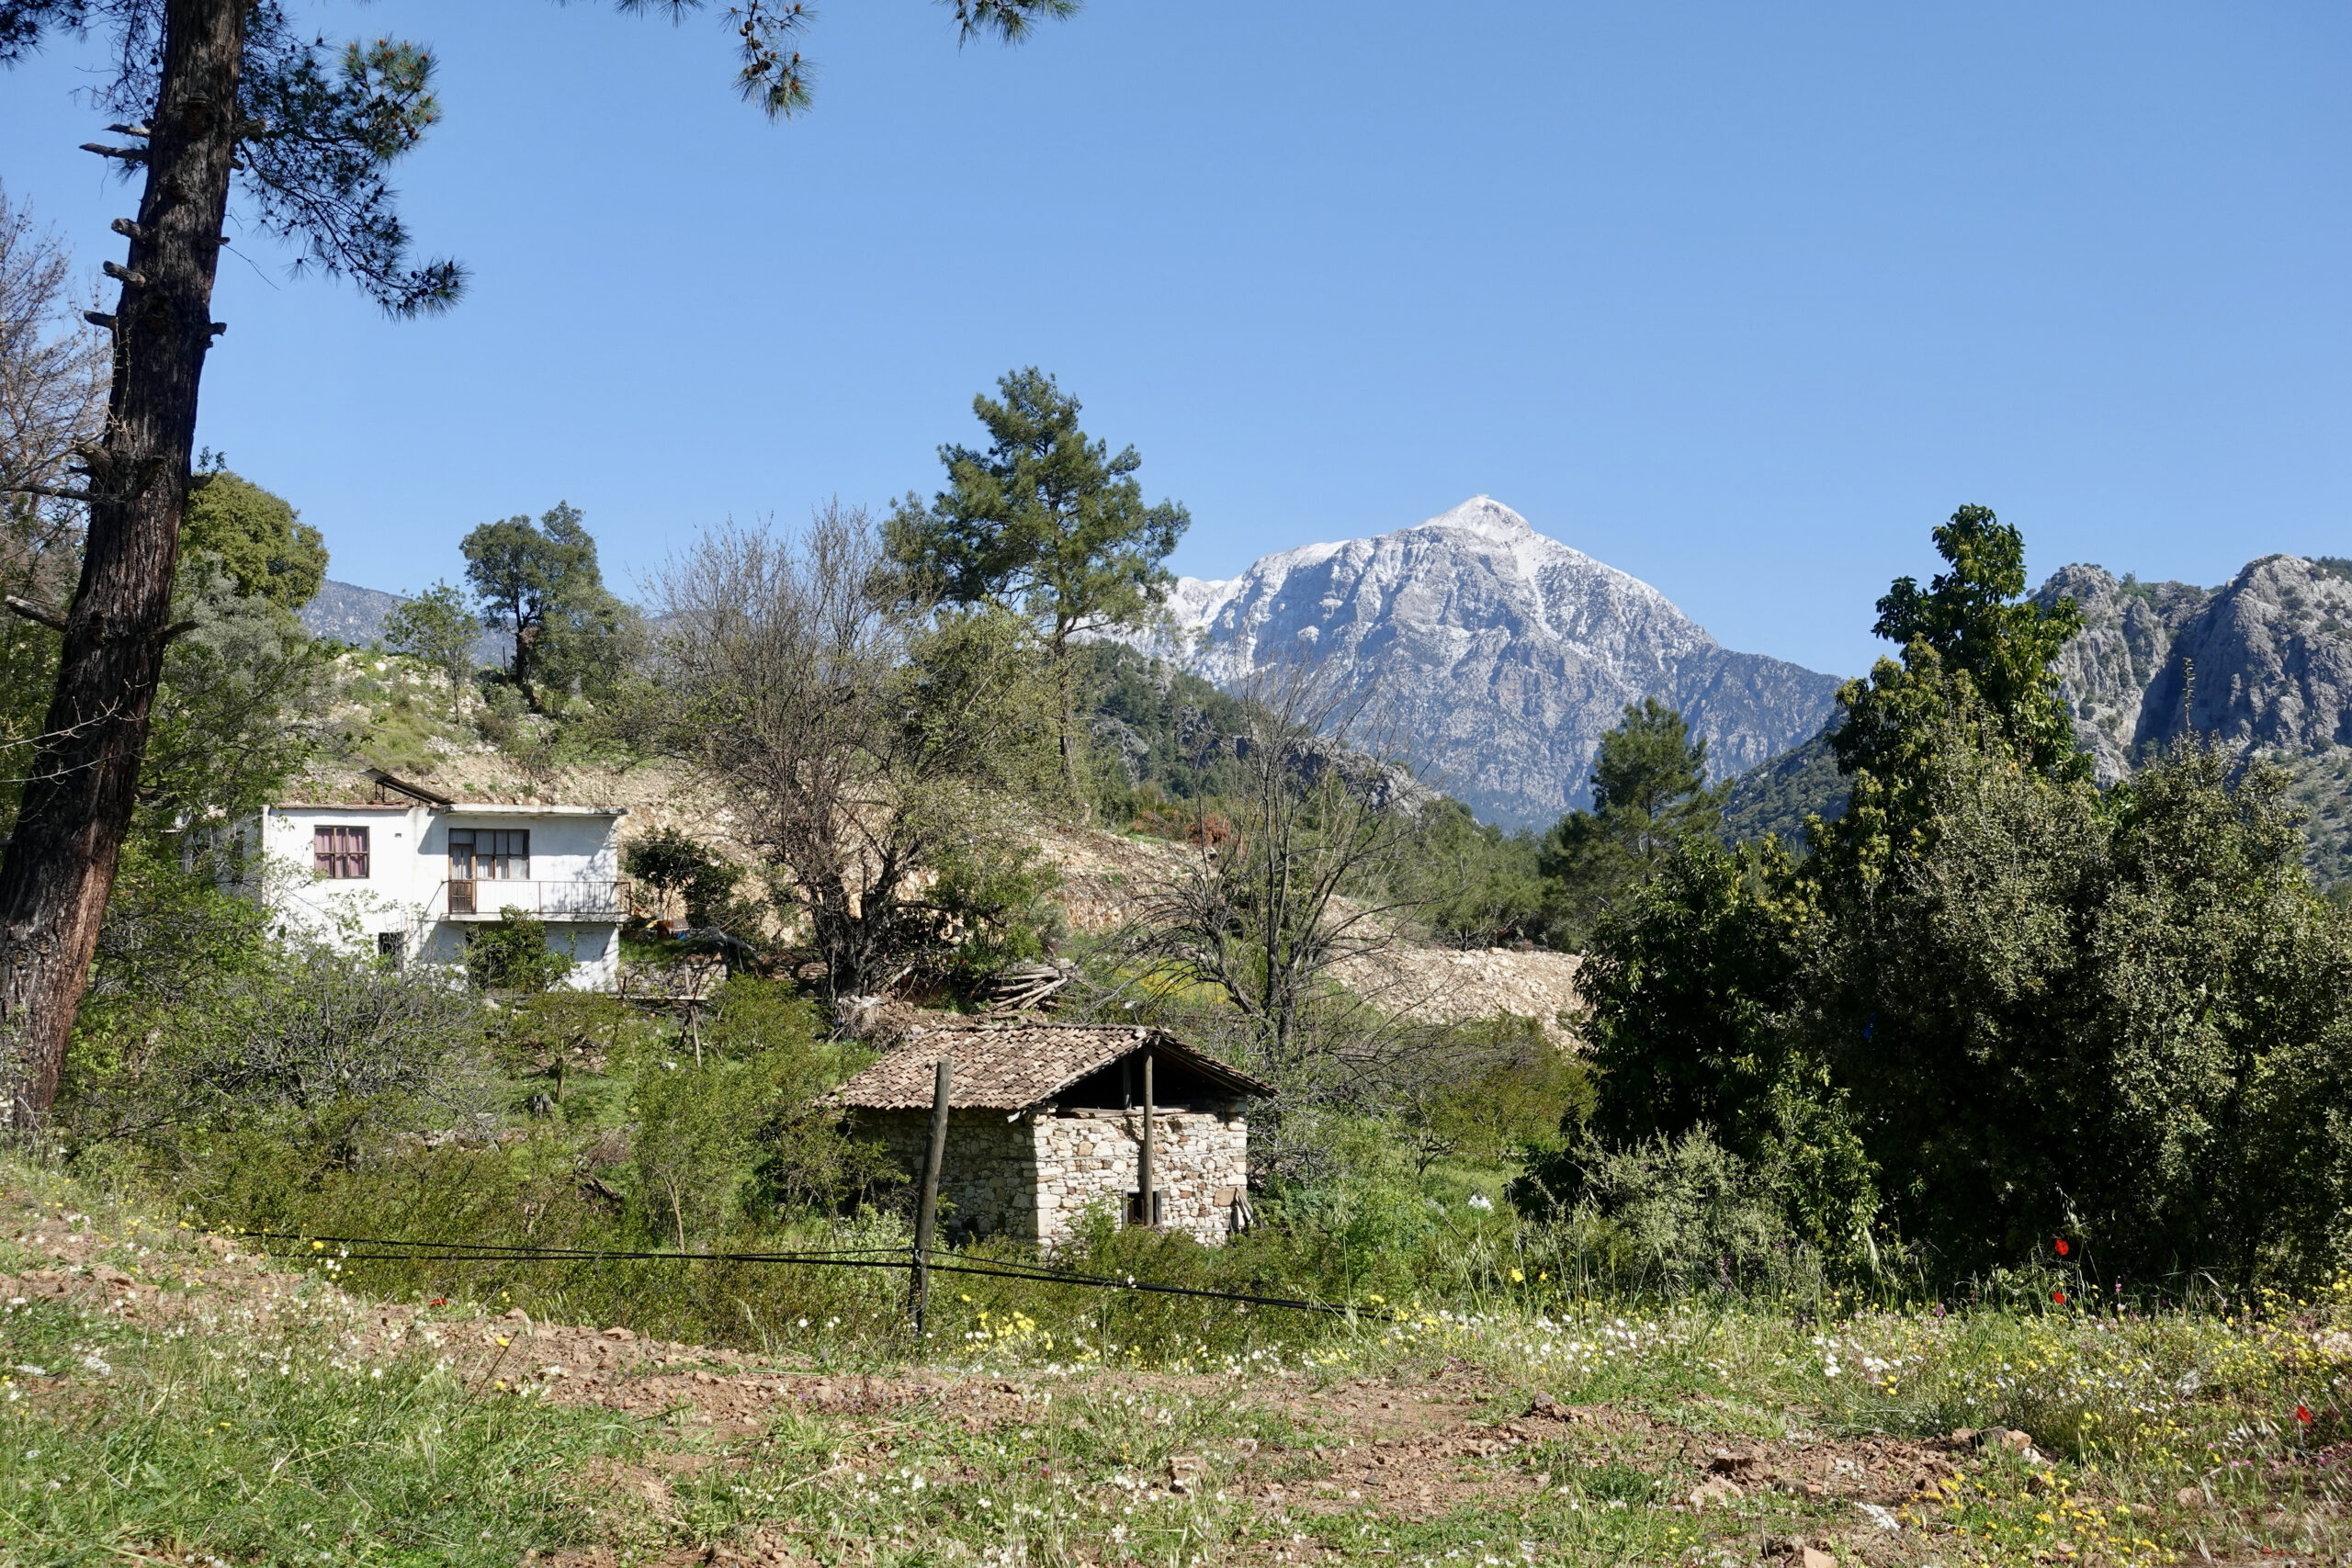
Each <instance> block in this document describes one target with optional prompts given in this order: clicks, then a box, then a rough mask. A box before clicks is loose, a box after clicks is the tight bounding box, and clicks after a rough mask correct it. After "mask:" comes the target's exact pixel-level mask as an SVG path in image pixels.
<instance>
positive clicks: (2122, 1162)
mask: <svg viewBox="0 0 2352 1568" xmlns="http://www.w3.org/2000/svg"><path fill="white" fill-rule="evenodd" d="M1991 528H1992V525H1991V524H1990V519H1989V514H1985V513H1962V517H1961V519H1960V520H1959V522H1958V523H1957V524H1956V525H1955V526H1954V528H1953V529H1949V530H1939V541H1940V542H1941V544H1942V545H1943V546H1944V547H1945V548H1946V553H1947V556H1948V558H1952V559H1953V560H1954V564H1955V570H1954V572H1953V573H1951V574H1950V576H1951V578H1952V579H1954V580H1960V579H1968V580H1970V581H1979V582H1980V583H1981V582H1982V581H1984V580H1985V579H1987V578H1990V579H1992V580H1993V581H1992V582H1991V586H1990V587H1988V588H1985V589H1984V591H1982V592H1977V591H1976V590H1974V589H1970V588H1968V587H1967V585H1966V583H1965V582H1961V583H1959V584H1958V585H1957V586H1955V583H1953V582H1943V583H1941V584H1940V585H1939V592H1943V593H1944V594H1945V596H1944V597H1943V598H1942V599H1940V600H1934V602H1932V603H1931V602H1928V600H1933V596H1932V595H1930V596H1928V600H1923V599H1922V598H1921V597H1920V596H1918V595H1916V594H1912V595H1908V596H1906V595H1905V593H1904V592H1901V591H1902V589H1903V586H1904V585H1902V584H1897V585H1896V586H1897V590H1898V592H1896V593H1895V594H1893V595H1890V600H1891V601H1893V602H1894V613H1890V614H1889V615H1887V617H1886V619H1887V626H1886V629H1888V630H1890V631H1895V632H1908V633H1914V634H1916V635H1913V636H1911V637H1910V639H1909V641H1908V642H1907V643H1906V645H1905V651H1904V660H1903V662H1902V664H1900V665H1899V666H1898V665H1895V664H1894V663H1892V662H1891V661H1890V662H1885V663H1882V664H1881V666H1880V667H1879V669H1878V670H1877V671H1874V672H1873V675H1872V677H1871V680H1870V681H1869V682H1855V683H1854V684H1853V685H1852V686H1850V687H1849V688H1848V692H1847V694H1845V701H1846V703H1847V710H1848V715H1849V717H1848V728H1855V727H1858V726H1859V727H1860V728H1861V730H1862V731H1863V733H1864V735H1865V737H1866V738H1867V744H1866V745H1863V746H1860V748H1859V749H1858V750H1857V752H1856V758H1857V761H1858V763H1859V765H1857V766H1855V767H1854V768H1853V770H1852V773H1851V775H1850V776H1851V778H1852V783H1853V793H1852V798H1851V800H1850V802H1849V807H1848V810H1847V812H1846V814H1845V816H1843V817H1842V818H1840V819H1839V820H1838V822H1837V823H1835V824H1832V825H1828V826H1826V827H1823V826H1816V827H1815V829H1813V839H1814V850H1815V852H1814V853H1813V854H1812V855H1811V856H1810V857H1809V858H1807V859H1806V860H1804V861H1803V862H1798V861H1796V860H1794V859H1792V857H1791V856H1790V855H1789V854H1788V852H1787V851H1786V850H1785V849H1784V848H1782V847H1781V845H1779V844H1778V843H1777V842H1772V841H1769V840H1768V841H1766V842H1763V843H1760V844H1756V845H1750V846H1747V847H1746V848H1745V849H1744V850H1743V852H1739V853H1734V852H1729V851H1725V850H1724V849H1722V848H1721V847H1720V846H1718V845H1714V844H1712V843H1707V842H1702V841H1699V840H1691V841H1689V842H1686V843H1685V844H1684V845H1683V846H1682V848H1681V849H1680V850H1679V851H1678V852H1677V853H1676V854H1675V856H1674V857H1672V858H1671V859H1670V860H1669V861H1668V863H1667V866H1666V868H1665V870H1664V871H1663V872H1662V873H1661V874H1659V875H1658V876H1657V878H1655V879H1654V880H1653V881H1652V882H1651V883H1650V884H1649V885H1648V886H1645V887H1644V888H1643V889H1641V890H1640V892H1639V893H1638V894H1637V895H1636V896H1635V897H1633V898H1632V899H1631V900H1629V901H1628V902H1627V903H1626V904H1625V905H1624V906H1623V908H1618V909H1616V910H1613V911H1612V912H1611V914H1610V915H1609V916H1608V917H1607V918H1606V919H1603V920H1602V922H1601V924H1600V931H1599V932H1598V933H1597V935H1596V937H1595V940H1594V942H1593V944H1592V947H1591V950H1590V952H1589V962H1588V964H1587V965H1586V968H1585V970H1584V971H1583V972H1582V973H1581V974H1580V976H1579V977H1578V984H1579V986H1580V987H1582V988H1583V990H1584V991H1585V994H1586V995H1587V997H1588V998H1589V999H1590V1001H1591V1003H1592V1008H1593V1018H1592V1021H1591V1031H1592V1034H1593V1038H1594V1047H1593V1056H1594V1061H1595V1065H1596V1066H1598V1067H1599V1068H1600V1073H1601V1094H1600V1108H1599V1110H1598V1111H1597V1113H1596V1116H1595V1118H1594V1127H1595V1131H1596V1133H1598V1134H1600V1135H1601V1137H1602V1138H1603V1140H1604V1145H1605V1147H1606V1148H1608V1149H1611V1150H1617V1151H1623V1150H1626V1149H1630V1148H1633V1147H1634V1146H1636V1145H1642V1144H1644V1143H1645V1141H1646V1142H1647V1143H1650V1144H1656V1143H1657V1141H1658V1140H1661V1139H1663V1140H1667V1141H1668V1142H1671V1141H1674V1140H1679V1139H1685V1138H1688V1137H1691V1136H1693V1135H1696V1134H1699V1133H1701V1132H1702V1131H1706V1132H1709V1133H1711V1134H1712V1135H1713V1136H1714V1137H1717V1138H1719V1139H1720V1140H1721V1143H1722V1145H1723V1146H1724V1148H1725V1149H1726V1150H1727V1151H1729V1152H1730V1153H1732V1154H1733V1155H1735V1156H1737V1157H1738V1158H1739V1159H1740V1160H1742V1161H1743V1162H1745V1164H1746V1165H1747V1167H1748V1168H1750V1169H1751V1170H1752V1171H1754V1172H1757V1173H1759V1179H1763V1180H1766V1181H1768V1182H1769V1183H1770V1185H1771V1188H1772V1190H1774V1191H1775V1192H1776V1193H1777V1194H1778V1195H1779V1197H1778V1201H1780V1202H1781V1204H1782V1205H1783V1207H1784V1209H1785V1210H1786V1211H1787V1213H1788V1215H1789V1218H1790V1220H1791V1222H1792V1224H1793V1225H1794V1226H1795V1228H1796V1230H1797V1232H1798V1233H1799V1234H1800V1235H1808V1236H1810V1237H1811V1238H1813V1239H1814V1240H1815V1242H1816V1244H1817V1245H1819V1246H1821V1247H1822V1248H1823V1250H1824V1251H1825V1252H1826V1253H1827V1254H1829V1255H1830V1256H1831V1257H1832V1258H1837V1257H1838V1256H1839V1244H1840V1242H1841V1239H1842V1240H1843V1241H1844V1242H1845V1243H1846V1245H1845V1247H1844V1258H1845V1261H1846V1263H1847V1266H1848V1267H1849V1268H1851V1267H1856V1266H1858V1265H1857V1261H1856V1252H1855V1247H1854V1245H1853V1244H1854V1243H1856V1242H1859V1243H1860V1244H1862V1250H1863V1251H1864V1252H1866V1253H1868V1254H1869V1255H1870V1258H1872V1259H1876V1258H1879V1257H1880V1255H1881V1252H1882V1250H1883V1248H1885V1247H1905V1248H1907V1249H1909V1250H1910V1251H1911V1253H1912V1255H1913V1256H1914V1257H1915V1258H1917V1260H1918V1261H1919V1262H1920V1263H1922V1264H1924V1265H1925V1266H1926V1267H1927V1268H1928V1269H1930V1270H1931V1271H1932V1273H1933V1274H1934V1275H1935V1276H1936V1277H1939V1278H1941V1279H1945V1280H1952V1279H1958V1278H1962V1277H1966V1276H1968V1275H1970V1274H1972V1273H1978V1272H1981V1271H1984V1270H1986V1269H1994V1268H1998V1267H2002V1266H2005V1265H2008V1264H2012V1263H2015V1262H2016V1261H2018V1260H2019V1259H2021V1258H2028V1257H2031V1256H2033V1255H2034V1254H2035V1253H2036V1252H2037V1251H2039V1250H2041V1249H2042V1248H2045V1247H2048V1245H2049V1241H2050V1238H2051V1237H2052V1236H2054V1235H2065V1236H2067V1237H2069V1238H2071V1242H2072V1245H2073V1246H2074V1247H2075V1249H2076V1254H2075V1255H2076V1256H2077V1257H2078V1258H2083V1259H2085V1260H2086V1266H2088V1267H2093V1268H2096V1269H2098V1270H2099V1271H2100V1272H2101V1273H2102V1274H2103V1275H2104V1276H2106V1277H2107V1278H2109V1279H2119V1280H2120V1279H2124V1278H2130V1279H2132V1280H2146V1281H2149V1282H2151V1283H2156V1282H2160V1281H2163V1280H2185V1279H2186V1278H2188V1277H2190V1276H2199V1277H2203V1278H2207V1279H2211V1280H2220V1281H2222V1283H2224V1284H2225V1285H2227V1286H2228V1287H2230V1288H2231V1289H2233V1290H2235V1291H2245V1290H2249V1289H2251V1288H2253V1287H2255V1286H2256V1285H2258V1284H2261V1283H2264V1282H2266V1281H2269V1280H2278V1281H2281V1282H2287V1283H2294V1282H2298V1281H2308V1280H2312V1279H2314V1278H2317V1277H2320V1276H2322V1275H2324V1273H2325V1272H2326V1271H2327V1270H2329V1269H2333V1268H2334V1266H2335V1262H2334V1260H2335V1255H2336V1252H2335V1249H2336V1248H2337V1247H2338V1246H2339V1245H2340V1242H2341V1234H2340V1230H2341V1216H2342V1214H2343V1213H2344V1212H2345V1209H2346V1203H2347V1201H2352V1130H2347V1128H2346V1126H2345V1125H2344V1124H2343V1119H2342V1117H2341V1116H2340V1114H2338V1111H2337V1110H2336V1109H2335V1108H2338V1107H2340V1106H2341V1105H2342V1104H2343V1103H2344V1102H2345V1097H2346V1093H2347V1092H2352V926H2347V923H2346V918H2345V914H2344V912H2343V911H2342V910H2340V909H2337V908H2333V907H2331V906H2329V905H2328V904H2327V903H2326V902H2325V901H2324V900H2323V899H2322V898H2320V897H2318V896H2317V895H2316V894H2315V892H2314V891H2313V889H2312V886H2311V883H2310V878H2309V876H2308V874H2307V873H2306V872H2305V870H2304V868H2303V863H2302V860H2303V847H2302V840H2301V832H2300V830H2299V828H2298V824H2297V821H2296V818H2295V816H2294V813H2293V810H2292V808H2291V805H2290V801H2289V799H2288V796H2287V793H2286V791H2287V784H2286V781H2285V779H2284V776H2283V775H2282V774H2280V773H2277V772H2275V771H2274V770H2271V769H2269V768H2267V766H2264V765H2261V764H2258V763H2257V764H2255V765H2252V766H2248V765H2245V764H2244V763H2243V762H2242V761H2241V760H2239V759H2237V758H2234V757H2233V756H2232V755H2230V754H2229V753H2227V752H2226V751H2224V750H2222V749H2220V748H2218V747H2216V746H2213V745H2211V744H2206V743H2201V742H2195V741H2191V742H2189V743H2187V744H2184V745H2182V746H2180V747H2177V748H2176V749H2175V750H2173V751H2171V752H2170V753H2168V754H2167V755H2165V757H2163V758H2160V759H2158V760H2157V761H2154V763H2152V764H2151V765H2150V766H2148V767H2147V768H2145V769H2143V771H2142V772H2141V773H2138V774H2136V775H2135V776H2134V777H2133V778H2131V780H2128V781H2127V782H2125V783H2124V784H2120V785H2119V786H2117V787H2115V788H2113V789H2111V790H2108V791H2104V792H2102V791H2101V790H2099V789H2098V787H2097V786H2096V785H2095V784H2093V783H2092V782H2091V781H2090V779H2089V778H2088V776H2087V773H2086V770H2085V769H2084V768H2083V767H2082V766H2081V765H2080V764H2079V763H2078V762H2076V761H2075V760H2074V759H2072V758H2071V757H2070V756H2067V755H2061V754H2058V753H2057V751H2056V750H2055V747H2056V745H2057V737H2056V734H2055V732H2054V728H2053V725H2052V723H2050V722H2048V721H2047V719H2048V713H2049V709H2048V706H2047V704H2046V702H2045V697H2046V696H2047V694H2048V691H2049V686H2048V676H2047V672H2046V671H2045V670H2044V669H2043V666H2042V661H2043V660H2044V659H2045V658H2046V656H2047V653H2048V652H2049V649H2050V639H2051V637H2053V636H2054V635H2055V633H2056V631H2057V630H2058V629H2062V628H2063V627H2064V626H2065V625H2066V624H2067V618H2066V617H2065V616H2064V615H2063V614H2062V615H2059V616H2057V617H2051V616H2046V615H2029V614H2026V613H2023V612H2022V611H2020V609H2019V607H2018V605H2016V604H2014V603H2013V602H2012V601H2013V597H2014V596H2013V594H2012V593H2011V592H2009V588H2008V587H2007V586H2004V584H2011V583H2013V582H2014V581H2015V574H2014V573H2013V572H2010V571H2009V570H2007V567H2001V568H2000V569H1999V570H1987V569H1985V567H1984V566H1983V562H1984V561H1985V559H1986V558H1987V553H1980V552H1977V551H1976V550H1975V548H1974V547H1975V545H1976V544H1982V543H1984V541H1985V539H1986V538H1987V537H1990V538H1991V539H1992V542H1993V545H1994V546H1996V547H1997V548H1994V549H1991V550H1990V551H1989V556H1990V558H1993V559H1994V560H1995V561H1996V565H1997V564H1998V563H1999V562H2002V561H2007V562H2011V563H2014V561H2016V560H2017V559H2018V558H2021V552H2019V551H2018V550H2014V549H2012V548H2011V545H2012V544H2013V543H2014V539H2013V536H2009V535H2007V533H2006V532H2002V533H1998V534H1994V533H1992V532H1991ZM1972 562H1973V563H1975V564H1971V563H1972ZM1923 627H1924V628H1925V629H1922V628H1923ZM1839 741H1840V743H1841V744H1843V742H1844V737H1843V733H1842V732H1841V735H1840V737H1839Z"/></svg>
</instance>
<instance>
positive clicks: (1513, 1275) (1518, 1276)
mask: <svg viewBox="0 0 2352 1568" xmlns="http://www.w3.org/2000/svg"><path fill="white" fill-rule="evenodd" d="M1526 1278H1527V1276H1526V1275H1524V1274H1522V1273H1521V1272H1520V1271H1519V1270H1518V1269H1512V1270H1511V1271H1510V1282H1511V1283H1512V1284H1514V1285H1516V1284H1518V1283H1519V1282H1520V1281H1521V1280H1524V1279H1526Z"/></svg>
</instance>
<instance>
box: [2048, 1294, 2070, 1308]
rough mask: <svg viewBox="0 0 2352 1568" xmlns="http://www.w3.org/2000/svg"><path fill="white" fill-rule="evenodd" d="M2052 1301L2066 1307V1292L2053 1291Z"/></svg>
mask: <svg viewBox="0 0 2352 1568" xmlns="http://www.w3.org/2000/svg"><path fill="white" fill-rule="evenodd" d="M2050 1299H2051V1300H2052V1301H2053V1302H2056V1303H2058V1304H2059V1305H2060V1306H2064V1305H2065V1304H2066V1292H2064V1291H2052V1292H2050Z"/></svg>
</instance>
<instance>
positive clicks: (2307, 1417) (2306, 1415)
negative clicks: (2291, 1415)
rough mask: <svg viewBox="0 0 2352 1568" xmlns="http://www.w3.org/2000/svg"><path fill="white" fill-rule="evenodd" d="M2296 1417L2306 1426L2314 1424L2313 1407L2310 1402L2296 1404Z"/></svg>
mask: <svg viewBox="0 0 2352 1568" xmlns="http://www.w3.org/2000/svg"><path fill="white" fill-rule="evenodd" d="M2295 1419H2296V1420H2298V1421H2301V1423H2302V1424H2303V1425H2304V1426H2306V1427H2308V1426H2310V1425H2311V1424H2312V1407H2311V1406H2310V1405H2308V1404H2298V1405H2296V1406H2295Z"/></svg>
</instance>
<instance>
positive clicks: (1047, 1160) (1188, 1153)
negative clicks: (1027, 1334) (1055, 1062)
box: [1030, 1111, 1250, 1247]
mask: <svg viewBox="0 0 2352 1568" xmlns="http://www.w3.org/2000/svg"><path fill="white" fill-rule="evenodd" d="M1032 1126H1033V1128H1034V1130H1035V1140H1036V1145H1035V1146H1036V1161H1037V1217H1036V1228H1035V1230H1034V1231H1033V1232H1031V1233H1030V1234H1032V1235H1035V1236H1036V1238H1037V1239H1038V1240H1039V1241H1041V1242H1043V1243H1044V1244H1045V1245H1046V1247H1052V1246H1053V1245H1054V1243H1055V1242H1057V1241H1058V1240H1060V1239H1061V1238H1063V1237H1064V1236H1067V1235H1069V1233H1070V1231H1071V1230H1072V1229H1073V1228H1075V1227H1076V1225H1077V1224H1078V1220H1079V1216H1080V1215H1081V1214H1083V1213H1085V1212H1086V1210H1087V1209H1088V1207H1089V1206H1091V1205H1092V1204H1094V1203H1098V1202H1100V1201H1103V1198H1104V1197H1105V1196H1106V1195H1107V1196H1108V1197H1109V1199H1110V1201H1111V1202H1112V1203H1113V1205H1114V1213H1121V1214H1124V1213H1126V1205H1127V1194H1128V1193H1130V1192H1133V1191H1135V1190H1136V1180H1137V1178H1138V1176H1139V1175H1140V1173H1141V1171H1142V1153H1143V1113H1142V1112H1141V1111H1135V1112H1132V1113H1130V1112H1126V1111H1075V1112H1073V1113H1071V1114H1069V1115H1067V1116H1057V1115H1052V1114H1041V1115H1039V1116H1037V1117H1035V1119H1034V1121H1033V1122H1032ZM1249 1175H1250V1123H1249V1122H1248V1121H1246V1120H1245V1119H1244V1118H1242V1117H1240V1116H1238V1115H1232V1116H1227V1115H1221V1114H1219V1113H1217V1112H1216V1111H1161V1112H1160V1113H1159V1115H1157V1116H1154V1117H1153V1118H1152V1183H1153V1185H1154V1186H1155V1187H1157V1188H1158V1189H1159V1191H1160V1193H1161V1195H1162V1196H1161V1199H1160V1209H1159V1219H1160V1224H1162V1225H1163V1226H1165V1227H1166V1228H1167V1229H1169V1230H1171V1231H1182V1232H1184V1233H1186V1234H1187V1235H1191V1236H1192V1237H1193V1239H1195V1240H1197V1241H1200V1242H1202V1243H1204V1244H1205V1245H1207V1246H1210V1247H1216V1246H1217V1245H1218V1244H1219V1243H1221V1242H1223V1241H1224V1240H1225V1238H1226V1236H1227V1235H1229V1234H1230V1233H1231V1231H1232V1227H1233V1213H1234V1204H1235V1202H1236V1201H1238V1199H1239V1198H1240V1197H1241V1193H1242V1188H1243V1184H1244V1183H1245V1182H1246V1181H1247V1180H1248V1179H1249Z"/></svg>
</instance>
